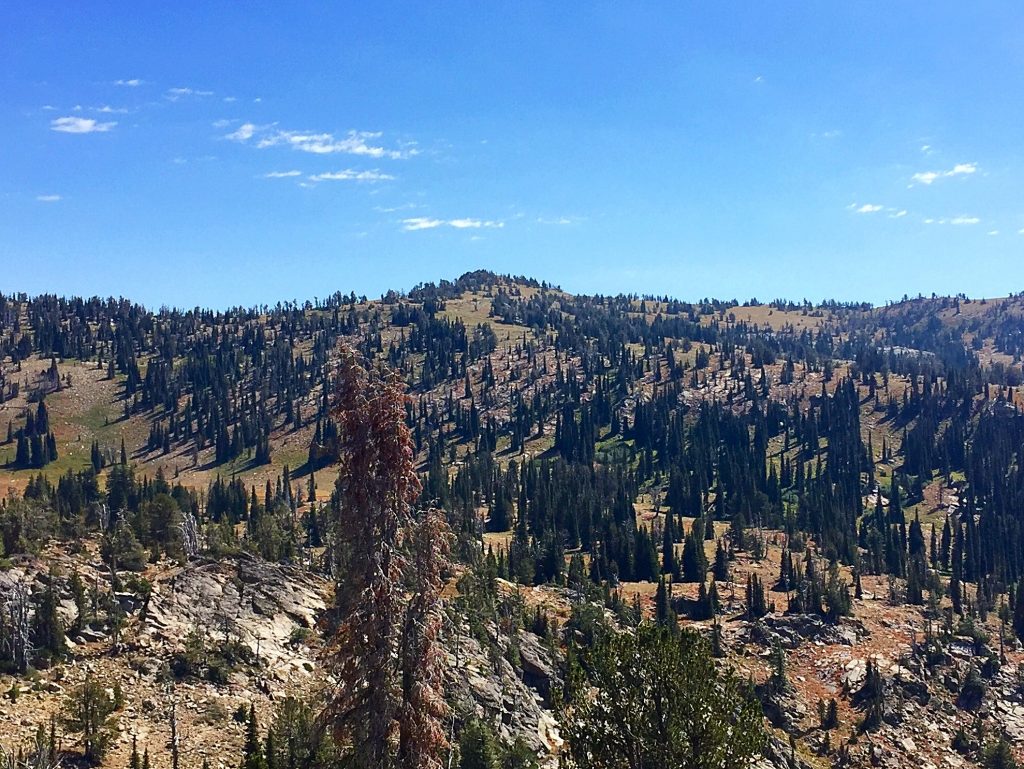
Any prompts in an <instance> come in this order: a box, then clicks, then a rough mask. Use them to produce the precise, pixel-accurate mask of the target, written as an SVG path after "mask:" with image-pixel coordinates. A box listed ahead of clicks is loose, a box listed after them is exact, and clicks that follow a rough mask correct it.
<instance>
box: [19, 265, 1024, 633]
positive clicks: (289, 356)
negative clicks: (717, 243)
mask: <svg viewBox="0 0 1024 769" xmlns="http://www.w3.org/2000/svg"><path fill="white" fill-rule="evenodd" d="M1022 309H1024V302H1022V301H1021V299H1020V298H1019V297H1011V298H1009V299H1002V300H990V301H987V302H986V301H971V300H969V299H967V298H966V297H963V296H960V297H953V298H934V297H933V298H918V299H912V300H905V301H902V302H899V303H895V304H891V305H888V306H886V307H882V308H873V307H870V306H868V305H863V304H841V303H824V304H820V305H811V304H810V303H807V302H804V303H790V302H783V301H776V302H772V303H771V304H768V305H762V304H760V303H757V302H753V301H752V302H748V303H746V304H743V305H740V304H739V303H737V302H735V301H732V302H721V301H712V300H703V301H701V302H695V303H690V302H682V301H678V300H675V299H671V298H668V297H655V296H646V297H638V296H624V295H619V296H573V295H570V294H567V293H565V292H563V291H561V290H560V289H558V288H555V287H553V286H549V285H547V284H545V283H538V282H537V281H535V280H528V279H525V278H513V277H509V276H498V275H495V274H493V273H490V272H485V271H479V272H472V273H467V274H466V275H463V276H462V277H461V278H459V279H458V280H457V281H454V282H448V281H442V282H441V283H439V284H437V285H434V284H425V285H421V286H417V287H416V288H414V289H413V290H412V291H410V292H408V294H400V293H396V292H389V293H388V294H386V295H385V296H383V297H382V298H381V299H380V300H375V301H366V300H365V298H357V297H356V296H355V295H354V294H349V295H344V294H341V293H336V294H334V295H332V296H331V297H329V298H327V299H322V300H320V299H318V300H316V301H312V302H306V303H304V304H296V303H282V304H277V305H275V306H274V307H258V308H250V309H241V308H234V309H230V310H225V311H214V310H201V309H194V310H188V311H182V310H170V309H162V310H160V311H159V312H152V311H149V310H147V309H145V308H144V307H142V306H140V305H137V304H133V303H131V302H129V301H127V300H124V299H118V300H115V299H106V300H102V299H97V298H93V299H79V298H62V297H56V296H40V297H34V298H29V297H25V296H17V297H4V296H0V356H2V358H4V359H6V361H7V363H5V369H4V373H3V374H0V400H9V399H11V398H13V397H15V396H16V395H17V393H18V388H19V384H18V382H17V381H16V378H17V374H16V373H15V372H16V370H17V368H18V366H19V364H20V363H21V362H23V361H25V360H26V359H27V358H28V357H29V356H37V357H39V358H41V359H43V360H46V359H52V367H53V373H52V374H51V375H50V376H51V378H52V380H53V382H55V383H56V384H53V382H51V384H52V385H53V387H57V386H59V383H60V375H59V370H58V367H59V365H60V363H61V362H62V361H64V360H70V359H78V360H81V361H87V362H89V363H90V364H91V365H92V364H94V365H95V366H96V367H97V368H101V369H104V370H105V372H106V375H107V376H108V377H109V378H110V380H112V381H113V382H115V383H116V385H117V388H118V393H119V394H118V398H119V401H120V404H121V407H122V408H123V411H124V414H125V415H126V416H127V417H132V416H134V415H144V416H145V417H146V418H147V419H148V420H149V421H150V434H149V438H148V440H147V441H146V443H145V445H143V446H132V447H129V448H130V449H131V450H132V452H135V451H139V452H141V454H140V456H141V460H142V462H145V461H148V460H149V459H152V458H156V457H160V456H166V455H169V454H174V455H176V456H177V455H182V454H183V455H185V456H186V457H188V456H191V457H192V459H193V464H195V463H196V462H197V461H198V455H199V453H200V452H205V453H207V454H209V455H210V456H211V462H212V466H214V467H218V466H220V465H224V464H225V463H228V462H233V463H234V464H233V465H232V472H233V474H234V477H232V479H231V480H230V481H229V480H226V479H223V478H217V480H215V481H213V482H211V483H210V485H209V487H208V488H207V489H205V490H204V491H203V492H202V493H201V494H199V493H197V492H195V491H191V490H186V489H184V488H182V487H181V486H176V487H174V488H172V487H171V486H169V485H168V484H167V482H166V481H165V480H163V479H162V478H161V479H160V480H159V481H158V482H157V481H149V480H145V479H139V478H138V477H136V476H135V475H133V472H132V469H131V468H130V467H129V466H128V463H127V460H126V455H125V449H124V448H123V447H121V448H120V461H118V457H117V451H118V449H117V447H113V446H99V445H94V446H93V451H92V466H91V467H89V468H86V469H85V470H82V471H80V472H75V473H71V474H69V475H68V476H66V477H65V478H64V479H62V480H61V481H60V482H59V483H57V484H56V485H53V484H52V482H51V480H47V479H40V480H37V481H35V482H34V483H33V486H32V494H34V495H35V496H36V498H38V499H43V500H49V501H52V502H53V504H54V505H55V506H56V508H57V509H58V510H61V511H65V512H67V514H69V515H70V514H71V512H72V511H76V510H77V511H81V510H89V509H92V506H94V505H97V504H105V505H106V506H107V509H108V510H110V511H119V510H128V511H131V510H133V509H138V508H139V506H140V505H141V506H144V503H145V502H147V500H148V502H149V503H152V500H153V499H154V498H155V497H157V496H160V495H164V496H169V497H171V498H173V499H175V500H176V502H177V505H178V507H179V508H180V511H181V512H188V514H189V515H193V516H195V518H196V519H197V521H198V523H199V524H200V525H203V526H211V525H212V526H215V527H221V526H223V528H222V529H217V531H219V532H220V534H218V536H222V537H223V540H224V542H227V541H229V540H230V539H231V538H232V536H233V535H232V533H231V530H230V527H231V525H232V524H235V523H238V522H242V521H245V522H247V526H248V529H249V530H250V531H251V533H252V536H253V538H254V539H253V541H254V542H257V543H258V544H257V545H255V547H257V548H258V549H259V550H260V551H261V552H263V553H264V554H265V555H267V556H268V557H274V558H285V559H287V558H291V557H294V556H295V553H296V552H297V550H298V549H300V548H302V547H309V546H310V545H312V544H314V543H322V542H323V541H324V538H325V537H326V536H327V533H326V532H325V531H324V530H323V521H322V519H321V517H320V516H319V514H318V512H317V505H313V506H309V510H308V511H307V512H305V513H304V514H303V515H302V516H298V517H295V516H294V515H292V516H289V515H288V514H286V513H287V511H289V510H291V511H295V510H298V509H302V508H304V507H305V506H306V503H307V502H309V501H310V500H315V499H316V487H315V475H314V473H315V472H316V471H317V470H319V469H320V468H321V467H323V466H325V465H327V464H329V463H330V462H332V461H333V459H334V458H335V456H336V454H337V445H338V428H337V426H336V425H335V423H334V421H333V419H332V417H331V394H332V391H333V383H332V378H333V376H334V371H335V363H336V355H335V351H336V349H337V347H338V345H339V343H340V342H341V341H343V340H344V341H347V342H349V343H350V344H352V345H353V346H355V348H356V349H357V350H358V351H359V352H360V353H361V354H362V355H363V356H365V357H366V358H367V359H370V360H378V361H382V362H386V363H387V364H388V365H389V366H391V367H392V368H393V369H395V370H396V371H397V372H399V374H400V375H401V376H402V377H403V378H404V379H405V381H406V382H407V384H408V386H409V389H410V395H411V400H410V403H409V405H408V408H407V417H408V422H409V426H410V428H411V430H412V433H413V438H414V441H415V447H416V451H417V457H418V460H419V462H420V470H421V472H422V476H423V492H422V499H423V501H424V502H425V503H426V502H432V503H434V504H438V505H441V506H442V507H444V509H446V510H447V511H448V513H449V517H450V519H451V521H452V525H453V528H454V529H455V530H456V531H457V532H458V534H459V536H460V538H461V542H462V552H463V554H464V555H466V556H467V557H471V554H472V553H473V552H474V550H475V551H476V552H479V549H480V544H479V543H480V538H481V535H482V534H483V533H484V532H485V531H489V532H510V534H509V536H508V537H507V539H506V540H504V541H505V542H507V546H504V547H502V549H501V550H500V552H499V553H497V554H493V561H494V564H495V568H496V569H497V571H498V572H499V573H500V574H501V575H503V576H506V577H509V578H511V579H514V580H516V581H519V582H522V583H539V582H546V581H558V582H564V581H565V580H570V581H572V580H576V581H578V580H593V581H596V582H599V583H604V584H611V585H614V584H616V583H617V582H619V581H626V580H630V581H632V580H650V581H657V580H659V579H660V578H661V577H662V575H663V574H666V573H669V574H673V575H675V576H676V577H678V578H680V579H693V580H695V581H701V582H703V581H704V579H705V573H706V570H707V568H708V565H707V564H706V563H701V561H700V559H701V558H702V555H700V556H698V555H697V554H696V551H697V550H698V549H699V548H696V547H695V542H697V541H702V540H703V539H704V538H714V537H715V532H714V528H713V527H712V526H711V525H710V522H711V521H713V520H714V521H726V522H728V523H729V524H730V536H729V538H728V542H725V541H723V542H722V543H721V549H722V550H723V551H724V552H725V554H726V555H724V556H723V557H727V555H728V551H729V549H730V548H756V547H758V546H759V545H758V537H757V535H756V532H757V531H758V530H760V529H761V528H762V527H771V528H776V529H780V530H783V531H784V532H786V533H787V534H788V535H789V537H790V539H791V541H792V542H793V543H794V546H795V547H796V546H799V544H800V543H802V542H804V541H806V540H807V538H813V540H814V542H815V543H816V545H817V547H818V549H819V552H820V554H821V555H822V556H823V557H824V558H825V559H826V560H829V561H834V562H842V563H847V564H856V565H857V568H858V573H888V574H893V575H896V576H897V577H900V578H903V579H905V580H906V592H905V596H906V600H908V601H909V602H912V603H920V602H921V601H923V600H924V598H923V597H922V596H923V590H925V589H927V588H929V587H934V585H933V584H932V583H933V581H934V579H933V577H932V576H930V574H934V573H935V570H941V571H943V572H945V573H948V574H949V575H950V579H951V581H952V588H950V594H951V595H954V605H955V608H956V611H958V612H959V611H965V610H967V609H965V606H967V607H969V609H970V610H971V611H987V610H989V609H994V608H995V607H996V597H997V596H998V595H1000V594H1001V593H1004V592H1006V590H1007V588H1008V587H1009V586H1012V585H1014V584H1016V583H1018V581H1019V580H1020V579H1021V577H1022V574H1024V472H1022V470H1021V468H1022V467H1024V415H1022V414H1021V412H1020V408H1019V406H1020V404H1021V402H1022V401H1021V397H1020V396H1021V393H1020V392H1018V388H1019V387H1020V385H1021V383H1022V381H1024V380H1022V369H1021V362H1020V361H1021V355H1022V353H1024V323H1022ZM911 353H913V354H911ZM44 391H49V390H46V387H41V388H40V390H39V392H40V395H39V397H37V398H36V404H37V405H36V407H35V408H34V409H30V410H28V411H26V412H25V413H23V414H19V415H17V416H16V417H15V418H13V419H12V420H11V426H10V427H9V428H8V432H9V437H8V440H9V441H12V442H16V443H17V451H16V457H15V466H16V467H42V466H44V465H45V464H46V463H47V462H48V461H51V460H53V459H54V458H56V455H57V449H58V446H57V445H56V442H55V440H54V437H53V433H52V431H51V430H50V428H49V425H48V421H47V411H46V406H45V402H44V400H45V392H44ZM289 435H299V436H301V438H302V444H301V445H303V446H306V445H308V455H307V458H306V461H305V464H303V465H302V466H301V467H292V468H291V469H290V470H289V469H288V468H285V470H284V472H283V473H282V474H280V475H279V476H278V478H277V481H276V483H271V482H269V481H268V482H267V483H266V488H265V489H262V490H258V489H255V488H251V487H249V488H247V487H246V485H245V482H244V480H243V479H242V477H238V475H237V473H238V472H239V471H240V472H243V473H244V471H245V470H247V469H252V468H255V467H258V466H261V465H266V464H267V463H270V462H272V458H273V455H274V452H275V450H276V447H277V445H278V441H279V440H280V439H281V438H282V437H283V436H289ZM111 462H113V464H114V466H115V467H114V470H112V471H111V473H109V474H108V477H107V479H106V483H105V484H104V488H101V486H100V484H98V483H97V482H96V478H95V474H96V473H97V472H99V471H100V470H101V469H102V468H103V467H104V466H105V465H108V464H110V463H111ZM299 478H303V479H304V480H303V481H299V480H298V479H299ZM883 478H884V481H881V480H880V479H883ZM932 487H934V488H941V489H944V490H946V492H943V493H947V492H948V493H950V495H951V498H952V497H955V499H953V500H952V501H951V503H950V504H949V505H947V506H945V507H944V508H943V509H942V510H941V511H940V514H939V515H938V519H937V520H936V518H935V516H934V515H932V520H931V521H930V522H922V521H919V520H917V519H916V518H913V519H912V517H911V515H910V514H908V510H910V509H913V508H916V510H915V512H921V513H922V514H923V513H932V512H934V511H933V510H932V509H931V508H929V509H927V510H926V509H925V507H923V506H921V505H922V503H923V501H924V500H925V498H926V493H927V490H928V489H929V488H932ZM641 494H643V495H647V498H648V499H651V500H654V510H655V512H657V513H659V514H660V515H659V516H658V517H656V518H653V519H651V518H649V519H648V521H649V522H644V521H642V520H639V519H638V516H637V514H636V512H635V508H634V503H636V502H637V500H638V499H639V497H640V495H641ZM113 495H117V498H116V499H111V497H112V496H113ZM321 501H323V498H321ZM328 504H330V503H328ZM133 506H134V507H133ZM267 511H279V512H280V513H281V514H280V516H277V514H276V513H275V514H274V515H268V514H267ZM172 513H173V511H172ZM172 513H167V512H166V511H164V512H162V513H160V515H164V516H166V515H171V514H172ZM172 517H173V516H172ZM684 518H685V519H693V521H694V522H693V523H690V524H688V525H684V522H683V519H684ZM108 523H109V522H108ZM168 525H169V524H168ZM139 526H140V527H141V526H142V524H140V525H139ZM146 526H147V527H148V528H145V527H143V528H137V529H136V530H134V534H133V537H134V539H135V540H138V541H140V542H142V543H143V544H147V545H148V544H150V543H152V542H154V541H156V540H155V539H154V537H155V536H156V535H154V533H153V528H152V525H151V522H150V523H147V524H146ZM292 527H298V528H297V529H295V528H292ZM171 528H173V527H171ZM168 530H170V529H168ZM213 540H216V537H214V538H213ZM213 540H211V541H213ZM688 541H689V545H687V542H688ZM680 542H681V543H683V556H682V557H681V558H677V557H676V552H675V547H674V546H675V545H676V544H677V543H680ZM929 542H930V543H931V545H928V544H926V543H929ZM127 547H129V548H130V547H131V543H130V542H129V543H128V545H127ZM584 552H586V553H589V555H590V557H589V559H588V561H587V562H586V564H587V565H586V566H585V561H584V559H583V558H582V554H583V553H584ZM687 552H689V553H690V556H687V555H686V553H687ZM567 553H572V554H573V556H572V557H571V558H569V560H568V562H567V561H566V554H567ZM688 558H689V560H688ZM694 558H696V559H697V561H696V562H695V561H694V560H693V559H694ZM791 561H792V562H791V563H790V562H787V563H786V564H784V567H785V568H784V570H785V572H786V579H787V585H790V586H802V587H803V588H804V589H800V590H796V588H795V587H793V589H794V590H795V596H796V598H795V600H798V601H801V602H802V604H803V608H805V609H806V610H808V611H820V612H822V613H833V614H834V613H836V612H840V613H841V612H842V607H843V599H842V596H841V595H838V594H836V592H835V591H834V590H832V589H831V588H830V584H829V580H828V576H827V572H826V570H823V569H816V568H814V567H813V565H812V566H810V567H808V566H807V565H806V564H805V565H801V559H800V558H799V557H797V558H796V559H792V558H791ZM929 565H930V566H932V567H933V568H932V569H931V570H929V568H928V566H929ZM967 583H972V584H974V585H975V588H974V590H975V594H974V595H971V596H967V595H966V594H965V589H964V587H963V586H964V585H965V584H967ZM833 587H834V586H833ZM751 589H752V591H753V592H754V593H756V592H757V589H758V586H756V585H755V586H751ZM1016 594H1017V595H1020V594H1021V591H1019V590H1018V591H1016ZM755 599H756V596H754V595H752V596H751V600H752V601H754V602H755V603H757V604H758V605H760V604H761V603H763V601H761V602H758V601H756V600H755ZM1016 604H1019V605H1021V606H1022V609H1021V612H1022V622H1021V628H1022V632H1024V601H1022V600H1020V599H1017V601H1016Z"/></svg>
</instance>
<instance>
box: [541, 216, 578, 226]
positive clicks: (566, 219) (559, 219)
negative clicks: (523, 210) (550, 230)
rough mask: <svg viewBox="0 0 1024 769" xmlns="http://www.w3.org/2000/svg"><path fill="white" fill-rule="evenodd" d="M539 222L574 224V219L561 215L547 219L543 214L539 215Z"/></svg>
mask: <svg viewBox="0 0 1024 769" xmlns="http://www.w3.org/2000/svg"><path fill="white" fill-rule="evenodd" d="M537 224H560V225H566V224H574V221H573V220H572V219H570V218H569V217H568V216H559V217H557V218H555V219H545V218H544V217H543V216H539V217H537Z"/></svg>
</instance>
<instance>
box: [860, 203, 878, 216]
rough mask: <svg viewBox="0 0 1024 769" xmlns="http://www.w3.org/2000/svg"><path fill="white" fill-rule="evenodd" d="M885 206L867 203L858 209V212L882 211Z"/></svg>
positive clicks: (872, 212) (871, 212)
mask: <svg viewBox="0 0 1024 769" xmlns="http://www.w3.org/2000/svg"><path fill="white" fill-rule="evenodd" d="M882 208H883V206H879V205H875V204H874V203H865V204H864V205H862V206H861V207H860V208H858V209H857V213H858V214H874V213H877V212H879V211H881V210H882Z"/></svg>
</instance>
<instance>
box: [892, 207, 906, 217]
mask: <svg viewBox="0 0 1024 769" xmlns="http://www.w3.org/2000/svg"><path fill="white" fill-rule="evenodd" d="M890 211H891V213H890V214H889V218H890V219H902V218H903V217H904V216H906V215H907V209H905V208H901V209H900V210H899V211H893V210H892V209H890Z"/></svg>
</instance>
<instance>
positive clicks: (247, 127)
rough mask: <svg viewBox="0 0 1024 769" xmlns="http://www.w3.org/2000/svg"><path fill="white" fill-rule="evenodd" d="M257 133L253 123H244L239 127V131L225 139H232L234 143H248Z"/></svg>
mask: <svg viewBox="0 0 1024 769" xmlns="http://www.w3.org/2000/svg"><path fill="white" fill-rule="evenodd" d="M255 133H256V126H255V125H253V124H252V123H242V125H240V126H238V130H237V131H233V132H231V133H229V134H228V135H227V136H225V137H224V138H225V139H231V141H233V142H247V141H249V139H251V138H252V137H253V135H254V134H255Z"/></svg>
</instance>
